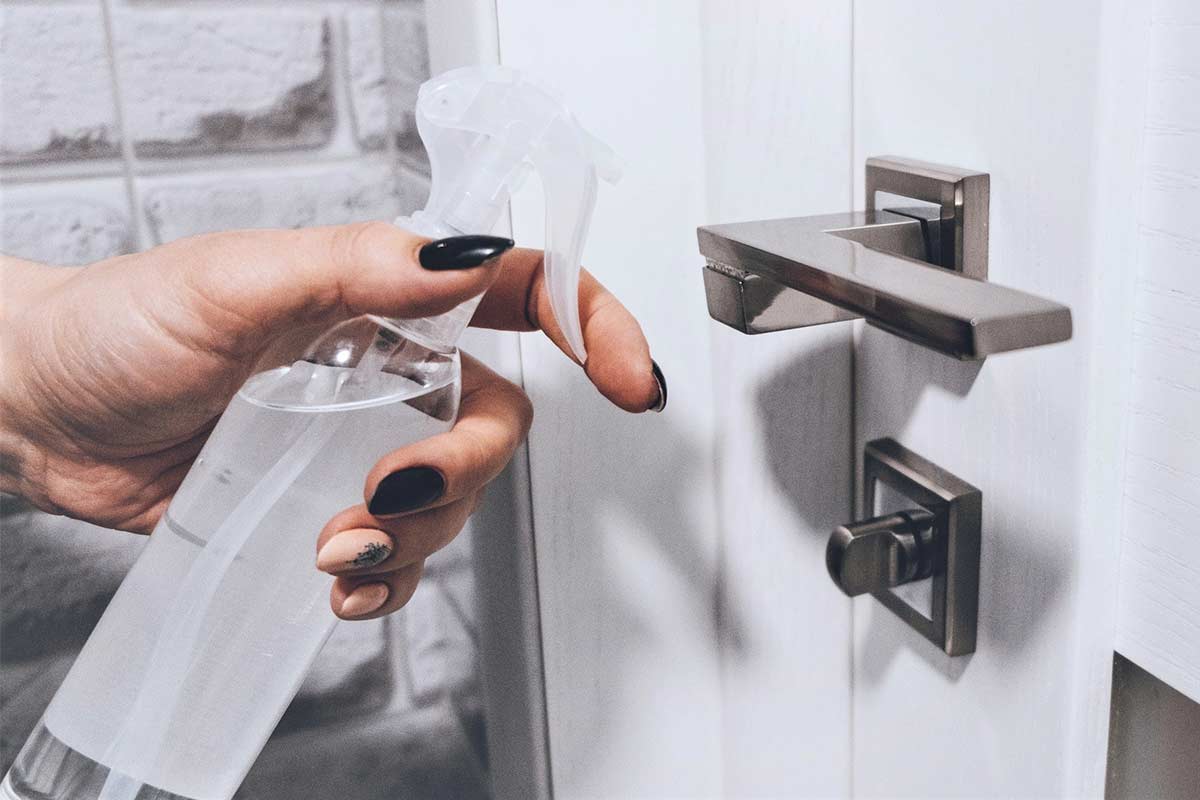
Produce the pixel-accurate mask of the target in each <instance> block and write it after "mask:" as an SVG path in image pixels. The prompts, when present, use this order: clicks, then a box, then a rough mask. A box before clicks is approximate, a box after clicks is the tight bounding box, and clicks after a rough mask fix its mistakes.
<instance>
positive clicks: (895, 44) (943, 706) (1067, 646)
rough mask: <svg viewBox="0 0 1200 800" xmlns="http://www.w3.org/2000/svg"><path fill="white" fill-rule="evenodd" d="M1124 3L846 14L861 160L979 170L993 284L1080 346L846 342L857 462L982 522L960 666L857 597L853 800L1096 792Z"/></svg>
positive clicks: (1110, 496)
mask: <svg viewBox="0 0 1200 800" xmlns="http://www.w3.org/2000/svg"><path fill="white" fill-rule="evenodd" d="M1131 5H1132V4H1123V3H1107V4H1097V3H1095V2H1070V3H1066V2H1064V3H1044V2H1036V1H1034V0H1027V1H1026V2H1015V3H1005V4H1003V5H996V4H986V5H985V4H982V3H960V4H938V6H937V10H936V15H937V18H936V24H930V19H929V18H927V16H926V15H922V14H913V13H912V9H911V8H909V7H907V6H904V5H898V4H894V3H890V2H887V1H886V0H858V2H856V3H855V18H854V31H855V40H854V52H855V76H854V99H855V112H854V113H855V137H854V139H855V148H854V154H855V164H856V165H859V166H860V167H861V164H862V162H863V159H864V158H865V157H867V156H869V155H875V154H882V153H894V154H898V155H903V156H910V157H914V158H920V159H926V160H930V161H937V162H942V163H947V164H954V165H956V166H962V167H968V168H975V169H980V170H984V171H987V172H990V173H991V225H990V270H989V272H990V274H989V280H992V281H995V282H997V283H1001V284H1006V285H1010V286H1013V287H1016V288H1020V289H1022V290H1026V291H1030V292H1033V293H1035V294H1040V295H1045V296H1047V297H1051V298H1054V299H1056V300H1058V301H1060V302H1063V303H1066V304H1068V305H1070V306H1071V307H1072V309H1073V312H1074V317H1075V338H1074V339H1073V341H1071V342H1069V343H1066V344H1063V345H1057V346H1051V347H1046V348H1039V349H1036V350H1031V351H1024V352H1018V353H1010V354H1004V355H999V356H993V357H991V358H989V359H988V360H987V361H986V362H985V363H983V364H982V365H979V364H973V363H964V362H958V361H954V360H952V359H949V358H946V357H943V356H941V355H938V354H935V353H932V352H930V351H927V350H924V349H922V348H920V347H918V346H915V345H912V344H909V343H907V342H904V341H901V340H900V339H897V338H896V337H894V336H891V335H889V334H887V333H884V332H882V331H879V330H876V329H874V328H871V327H863V328H862V329H861V335H860V338H859V341H858V342H857V348H856V363H855V380H856V398H857V426H856V440H857V444H858V452H860V453H861V448H862V445H863V444H864V443H865V442H866V441H868V440H870V439H873V438H876V437H879V436H893V437H895V438H896V439H898V440H899V441H900V442H902V443H903V444H905V445H906V446H908V447H909V448H911V449H913V450H915V451H917V452H918V453H920V454H921V455H923V456H925V457H926V458H929V459H931V460H932V461H934V462H936V463H937V464H939V465H940V466H942V467H944V468H946V469H948V470H950V471H951V472H953V473H955V474H957V475H958V476H960V477H961V478H963V479H964V480H966V481H969V482H970V483H972V484H974V485H976V486H978V487H979V488H980V489H981V490H982V492H983V502H984V510H983V541H982V562H981V575H980V598H979V629H978V649H977V651H976V652H975V653H974V654H973V655H971V656H967V657H960V658H949V657H947V656H945V655H944V654H943V653H942V652H941V651H939V650H938V649H937V648H936V647H934V646H933V645H931V644H930V643H929V642H927V641H925V640H924V639H923V638H922V637H921V636H920V635H919V634H918V633H916V632H915V631H913V630H911V629H909V628H907V627H906V626H905V625H904V623H903V622H901V621H900V620H899V619H898V618H897V617H895V616H894V615H892V614H891V613H890V612H889V611H887V610H886V609H884V608H883V607H882V606H881V605H880V604H879V603H877V602H875V601H874V600H872V599H870V598H865V599H859V600H857V601H856V602H855V614H854V631H855V636H854V639H855V644H854V647H855V652H854V687H855V696H854V780H855V793H856V795H857V796H862V797H885V796H886V797H935V796H943V797H962V796H981V795H984V796H995V797H1045V796H1056V797H1057V796H1078V795H1080V794H1087V795H1090V796H1098V795H1099V794H1101V793H1102V787H1103V741H1104V739H1103V732H1104V730H1105V726H1104V721H1105V714H1106V710H1107V702H1108V669H1109V665H1110V664H1111V649H1112V644H1111V642H1112V622H1111V620H1112V615H1113V610H1114V599H1115V582H1114V572H1113V566H1112V565H1113V564H1114V563H1115V552H1116V542H1115V540H1114V536H1113V533H1114V531H1115V527H1116V526H1115V525H1113V524H1112V522H1111V520H1112V519H1115V518H1116V517H1115V515H1116V514H1117V513H1118V512H1119V507H1118V506H1117V503H1118V502H1119V492H1113V491H1110V492H1108V493H1107V494H1106V495H1105V494H1098V493H1097V491H1095V490H1096V489H1102V488H1104V487H1106V486H1108V487H1111V486H1112V485H1113V476H1112V475H1111V474H1109V475H1105V476H1101V477H1098V476H1097V465H1100V466H1101V469H1106V468H1109V469H1111V468H1114V467H1113V465H1116V464H1118V463H1119V461H1120V459H1119V458H1118V457H1117V456H1118V455H1119V453H1120V446H1121V441H1120V436H1119V435H1118V434H1119V432H1120V431H1119V424H1117V423H1116V422H1115V420H1114V418H1113V415H1112V412H1111V408H1110V401H1111V400H1112V399H1113V398H1114V397H1116V396H1118V395H1119V394H1120V392H1121V391H1122V389H1121V386H1120V383H1119V381H1114V380H1113V379H1112V378H1111V377H1110V376H1111V375H1112V374H1116V375H1121V374H1123V373H1122V367H1123V363H1122V358H1123V356H1122V352H1121V348H1119V347H1118V348H1114V349H1112V350H1107V349H1105V348H1103V347H1102V345H1103V344H1104V343H1105V342H1108V341H1109V340H1110V339H1109V337H1111V335H1112V333H1111V331H1110V330H1108V329H1107V326H1110V325H1114V324H1115V325H1116V326H1117V327H1118V328H1121V327H1122V325H1123V323H1122V322H1121V320H1122V318H1123V313H1121V312H1118V313H1117V314H1111V313H1110V312H1112V311H1113V309H1114V308H1116V307H1118V304H1117V302H1114V298H1120V296H1121V293H1122V290H1123V287H1122V278H1121V277H1120V276H1122V275H1123V274H1126V273H1128V272H1129V270H1128V269H1127V265H1126V262H1125V261H1124V260H1123V259H1126V258H1127V257H1128V255H1129V252H1130V249H1129V241H1130V238H1131V236H1132V234H1133V233H1134V228H1133V226H1132V225H1130V224H1129V221H1128V209H1129V208H1130V206H1129V204H1128V203H1129V192H1130V190H1131V185H1132V184H1131V181H1130V176H1131V175H1132V174H1134V172H1135V170H1133V169H1131V165H1132V164H1134V163H1135V162H1136V152H1137V151H1136V147H1134V148H1132V149H1131V150H1113V144H1114V143H1121V144H1126V145H1127V144H1129V143H1130V142H1131V141H1132V143H1134V144H1136V135H1133V136H1132V137H1131V133H1130V131H1131V130H1132V129H1133V128H1134V127H1135V125H1136V119H1137V118H1138V116H1139V115H1140V106H1138V105H1137V100H1138V95H1137V91H1136V87H1133V88H1130V87H1127V86H1125V85H1124V84H1121V83H1120V77H1119V71H1118V70H1116V69H1115V68H1114V67H1115V65H1116V64H1119V63H1120V57H1121V56H1123V55H1124V54H1125V53H1126V52H1127V51H1128V50H1129V49H1130V45H1128V44H1121V42H1120V40H1121V39H1122V37H1126V38H1127V40H1132V41H1134V42H1136V41H1138V36H1139V34H1140V32H1142V31H1144V26H1145V19H1144V17H1142V16H1139V14H1138V13H1137V10H1136V9H1131V8H1130V7H1129V6H1131ZM1139 26H1140V27H1139ZM1127 89H1128V92H1127V93H1122V92H1126V90H1127ZM1114 98H1119V99H1120V100H1122V101H1124V100H1128V102H1129V104H1130V105H1129V106H1126V107H1125V108H1124V115H1121V114H1114V113H1111V112H1112V111H1113V109H1112V103H1113V101H1114ZM859 186H861V183H860V184H859ZM1114 190H1116V191H1118V192H1121V191H1123V192H1125V193H1124V194H1119V195H1118V196H1119V197H1120V201H1121V203H1122V204H1123V207H1124V209H1125V215H1124V216H1125V220H1124V221H1122V220H1121V215H1120V214H1119V213H1117V212H1116V211H1115V210H1114V207H1113V206H1112V205H1111V201H1112V200H1113V199H1114V198H1113V196H1112V195H1111V194H1109V193H1110V192H1112V191H1114ZM858 191H859V192H860V196H859V197H858V198H857V199H858V201H859V203H858V205H859V206H861V205H862V203H863V201H864V200H865V198H863V197H862V196H861V189H859V190H858ZM1110 359H1111V360H1110ZM1116 485H1117V486H1119V485H1120V484H1119V482H1117V483H1116ZM1105 515H1107V521H1108V524H1107V525H1094V524H1093V523H1094V522H1095V521H1096V520H1097V519H1101V520H1103V519H1104V518H1105ZM914 758H916V759H917V761H916V762H915V763H914Z"/></svg>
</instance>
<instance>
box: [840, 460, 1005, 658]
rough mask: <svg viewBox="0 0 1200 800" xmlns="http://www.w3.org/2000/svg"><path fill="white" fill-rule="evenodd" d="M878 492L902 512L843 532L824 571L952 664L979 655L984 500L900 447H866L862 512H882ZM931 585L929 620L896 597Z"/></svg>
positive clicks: (845, 527)
mask: <svg viewBox="0 0 1200 800" xmlns="http://www.w3.org/2000/svg"><path fill="white" fill-rule="evenodd" d="M880 487H883V488H884V489H886V491H887V494H888V496H889V498H898V499H897V500H896V501H895V503H896V505H899V506H901V507H902V508H903V509H904V510H901V511H891V512H888V513H885V514H883V515H882V516H876V517H873V518H871V519H866V520H861V521H858V522H851V523H849V524H847V525H839V526H838V527H837V528H835V529H834V531H833V533H832V534H831V535H830V537H829V544H828V546H826V548H825V565H826V566H827V567H828V568H829V575H830V577H832V578H833V582H834V583H836V584H837V586H838V588H839V589H841V590H842V591H843V592H845V593H846V594H848V595H850V596H851V597H856V596H858V595H862V594H868V593H870V594H871V595H872V596H873V597H874V598H875V599H876V600H878V601H879V602H881V603H883V604H884V605H885V606H887V607H888V608H889V609H890V610H891V611H892V612H893V613H895V614H896V615H897V616H899V617H900V618H901V619H903V620H904V621H905V622H907V623H908V624H909V625H910V626H912V627H913V628H914V629H916V630H917V631H918V632H920V633H921V635H923V636H924V637H925V638H927V639H929V640H930V641H931V642H933V643H934V644H936V645H937V646H938V647H940V648H942V650H944V651H945V652H946V653H947V654H949V655H952V656H961V655H966V654H967V653H973V652H975V624H976V617H977V611H978V605H979V549H980V542H979V532H980V521H981V517H982V510H983V495H982V494H981V493H980V491H979V490H978V489H976V488H975V487H974V486H971V485H970V484H969V483H967V482H965V481H963V480H960V479H959V478H957V477H955V476H954V475H951V474H950V473H949V472H947V471H946V470H944V469H942V468H941V467H939V466H938V465H937V464H934V463H933V462H931V461H927V460H926V459H924V458H922V457H921V456H919V455H917V454H916V453H914V452H912V451H911V450H909V449H908V448H906V447H904V445H902V444H900V443H899V442H897V441H895V440H894V439H876V440H875V441H873V442H868V443H867V446H866V449H865V452H864V453H863V495H862V506H861V507H862V508H863V509H864V510H866V511H868V512H876V513H877V511H878V510H877V509H876V502H875V501H876V497H877V496H878V495H880V494H881V492H880ZM921 580H928V581H929V582H930V593H929V594H930V604H929V614H928V615H926V614H925V612H923V611H920V610H918V609H917V608H915V607H914V606H912V605H910V604H909V603H908V601H906V600H905V599H904V598H902V597H901V596H900V595H898V594H896V593H895V592H893V591H892V590H893V589H894V588H895V587H897V586H902V585H904V584H906V583H914V582H916V581H921Z"/></svg>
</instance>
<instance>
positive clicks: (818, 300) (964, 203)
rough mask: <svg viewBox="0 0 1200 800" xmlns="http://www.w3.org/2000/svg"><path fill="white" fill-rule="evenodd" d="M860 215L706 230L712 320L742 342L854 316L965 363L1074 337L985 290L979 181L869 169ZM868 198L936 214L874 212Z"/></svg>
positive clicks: (939, 172)
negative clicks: (886, 198) (895, 199)
mask: <svg viewBox="0 0 1200 800" xmlns="http://www.w3.org/2000/svg"><path fill="white" fill-rule="evenodd" d="M866 185H867V186H866V188H867V208H866V210H865V211H858V212H849V213H843V214H828V215H822V216H813V217H795V218H788V219H775V220H757V221H753V222H739V223H733V224H727V225H706V226H704V227H701V228H699V229H698V231H697V235H698V239H699V244H700V253H701V254H702V255H703V256H704V257H705V258H706V259H707V264H706V266H705V268H704V288H705V295H706V298H707V301H708V311H709V314H710V315H711V316H712V317H713V319H716V320H717V321H719V322H723V323H725V324H727V325H730V326H731V327H734V328H736V329H738V330H740V331H742V332H743V333H764V332H768V331H776V330H786V329H789V328H797V327H805V326H808V325H819V324H825V323H828V322H836V321H839V320H846V319H853V318H854V317H856V316H861V317H863V318H865V319H866V320H867V322H868V323H870V324H872V325H875V326H877V327H880V328H883V329H885V330H888V331H890V332H892V333H894V334H896V335H899V336H902V337H904V338H905V339H908V340H910V341H914V342H917V343H918V344H921V345H924V346H925V347H929V348H932V349H934V350H937V351H939V352H942V353H946V354H948V355H952V356H955V357H957V358H961V359H965V360H982V359H984V358H986V357H987V356H989V355H991V354H993V353H1000V352H1004V351H1008V350H1020V349H1023V348H1027V347H1035V346H1037V345H1043V344H1050V343H1053V342H1061V341H1065V340H1067V339H1070V338H1071V310H1070V309H1069V308H1068V307H1067V306H1064V305H1062V304H1060V303H1056V302H1054V301H1053V300H1048V299H1046V298H1043V297H1038V296H1036V295H1032V294H1028V293H1026V292H1022V291H1019V290H1016V289H1010V288H1007V287H1004V286H1000V285H998V284H994V283H989V282H988V281H987V280H986V278H987V261H988V245H987V241H988V215H989V192H990V181H989V177H988V175H987V174H986V173H981V172H972V171H969V170H962V169H957V168H955V167H945V166H941V165H938V164H929V163H925V162H919V161H911V160H907V159H900V158H895V157H890V156H887V157H881V158H871V159H868V160H867V169H866ZM876 192H888V193H892V194H897V195H901V196H904V197H909V198H912V199H914V200H919V201H923V202H927V203H934V204H935V205H933V206H924V207H917V208H907V207H906V208H893V209H886V210H879V209H876V207H875V194H876Z"/></svg>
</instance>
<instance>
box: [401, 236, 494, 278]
mask: <svg viewBox="0 0 1200 800" xmlns="http://www.w3.org/2000/svg"><path fill="white" fill-rule="evenodd" d="M514 244H516V243H515V242H514V241H513V240H512V239H505V238H504V237H503V236H451V237H450V238H448V239H438V240H437V241H436V242H430V243H429V244H427V245H425V246H424V247H422V248H421V254H420V260H421V266H422V267H424V268H425V269H432V270H438V271H440V270H446V269H470V268H471V267H478V266H479V265H480V264H482V263H483V262H485V261H489V260H491V259H493V258H495V257H496V256H498V255H500V254H501V253H503V252H505V251H506V250H511V249H512V247H513V245H514Z"/></svg>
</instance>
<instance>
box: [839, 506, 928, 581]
mask: <svg viewBox="0 0 1200 800" xmlns="http://www.w3.org/2000/svg"><path fill="white" fill-rule="evenodd" d="M933 521H934V516H933V514H931V513H930V512H929V511H927V510H925V509H923V508H918V509H913V510H911V511H900V512H897V513H895V514H885V515H884V516H882V517H875V518H874V519H869V520H865V521H863V522H854V523H851V524H849V525H839V526H838V527H837V528H836V529H834V531H833V535H832V536H830V537H829V544H828V545H827V546H826V548H825V566H826V567H828V568H829V575H830V577H832V578H833V582H834V583H836V584H837V585H838V588H839V589H841V590H842V591H843V592H845V593H846V594H847V595H849V596H850V597H856V596H857V595H860V594H866V593H868V592H879V591H883V590H884V589H889V588H891V587H893V586H900V585H902V584H905V583H910V582H912V581H917V580H921V579H922V578H928V577H929V576H930V575H931V574H933V565H934V554H935V552H936V548H935V547H934V543H933Z"/></svg>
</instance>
